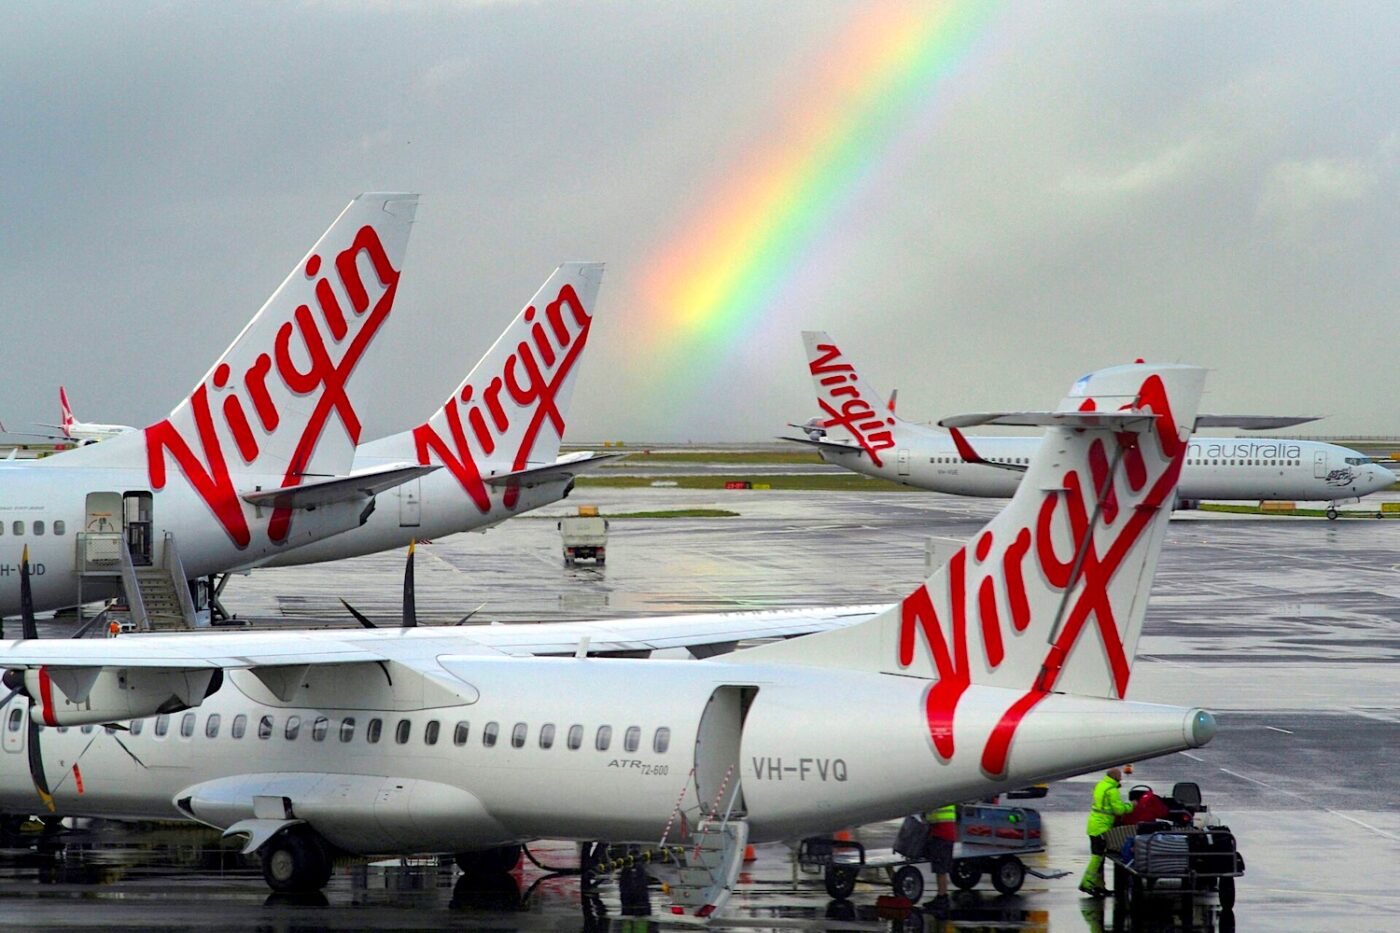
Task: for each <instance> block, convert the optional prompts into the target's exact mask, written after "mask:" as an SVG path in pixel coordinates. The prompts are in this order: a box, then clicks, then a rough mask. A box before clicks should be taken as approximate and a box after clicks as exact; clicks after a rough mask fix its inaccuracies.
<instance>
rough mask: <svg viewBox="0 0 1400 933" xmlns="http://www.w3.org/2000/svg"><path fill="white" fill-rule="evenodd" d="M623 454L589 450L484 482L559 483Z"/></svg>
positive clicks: (515, 484) (518, 484)
mask: <svg viewBox="0 0 1400 933" xmlns="http://www.w3.org/2000/svg"><path fill="white" fill-rule="evenodd" d="M621 456H624V454H595V453H593V452H592V451H591V450H585V451H580V452H578V453H575V454H569V455H568V456H566V457H560V458H559V459H558V460H556V461H554V462H553V463H546V464H545V465H544V466H537V467H527V468H525V469H523V470H513V471H512V472H510V473H498V474H496V475H495V476H488V477H485V478H484V481H485V482H486V483H487V484H489V485H491V486H505V487H511V486H523V487H525V488H527V489H528V488H529V487H531V486H540V485H543V484H544V483H559V482H563V481H565V480H570V479H573V478H574V477H575V476H577V475H578V474H580V473H586V472H587V471H589V470H591V469H593V468H595V467H597V466H599V465H600V464H603V463H606V462H607V461H609V460H616V459H617V458H618V457H621Z"/></svg>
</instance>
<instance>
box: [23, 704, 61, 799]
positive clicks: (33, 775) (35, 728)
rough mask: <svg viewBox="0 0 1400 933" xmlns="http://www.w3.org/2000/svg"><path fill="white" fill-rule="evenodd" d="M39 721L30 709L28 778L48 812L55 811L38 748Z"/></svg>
mask: <svg viewBox="0 0 1400 933" xmlns="http://www.w3.org/2000/svg"><path fill="white" fill-rule="evenodd" d="M39 731H40V730H39V723H38V722H37V721H36V720H35V719H34V714H33V712H32V711H31V712H30V715H29V749H28V751H29V778H30V780H32V781H33V782H34V790H35V791H37V792H38V794H39V799H40V800H42V801H43V802H44V806H46V807H48V808H49V812H50V813H55V812H57V810H58V808H57V807H55V806H54V805H53V792H52V791H50V790H49V779H48V778H47V777H46V776H45V775H44V755H43V751H42V750H41V749H40V748H39Z"/></svg>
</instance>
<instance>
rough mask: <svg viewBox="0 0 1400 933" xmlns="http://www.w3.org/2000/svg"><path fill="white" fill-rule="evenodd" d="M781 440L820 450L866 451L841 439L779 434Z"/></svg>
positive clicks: (862, 452)
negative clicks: (830, 439)
mask: <svg viewBox="0 0 1400 933" xmlns="http://www.w3.org/2000/svg"><path fill="white" fill-rule="evenodd" d="M778 440H780V441H791V442H792V443H794V444H806V445H807V446H808V447H815V448H817V449H818V450H832V451H836V450H839V451H841V452H842V453H848V454H850V453H853V454H864V453H865V451H864V450H862V449H861V448H859V447H857V446H856V445H855V444H843V443H841V442H840V441H828V440H813V439H812V438H810V437H784V436H782V435H778Z"/></svg>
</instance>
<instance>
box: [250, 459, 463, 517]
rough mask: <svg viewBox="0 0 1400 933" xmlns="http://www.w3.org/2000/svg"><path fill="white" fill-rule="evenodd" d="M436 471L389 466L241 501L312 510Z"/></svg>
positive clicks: (264, 492)
mask: <svg viewBox="0 0 1400 933" xmlns="http://www.w3.org/2000/svg"><path fill="white" fill-rule="evenodd" d="M437 469H441V468H440V467H438V466H437V465H432V466H422V465H420V464H417V463H391V464H388V465H387V466H379V467H371V468H369V469H366V470H357V471H355V472H354V473H351V474H349V475H348V476H331V477H325V478H318V479H312V480H307V481H306V482H304V483H302V484H301V485H300V486H285V487H282V488H280V489H264V490H260V491H258V492H245V493H243V495H242V499H243V501H244V502H247V503H250V504H252V505H256V506H260V507H262V508H269V509H311V508H315V507H316V506H320V505H329V504H331V503H332V502H343V501H345V500H347V499H357V498H361V497H365V496H373V495H377V494H378V493H381V492H383V491H384V490H386V489H392V488H394V487H395V486H398V485H400V484H402V483H406V482H408V481H409V480H411V479H416V478H417V477H419V476H424V475H426V474H428V473H431V472H433V471H434V470H437Z"/></svg>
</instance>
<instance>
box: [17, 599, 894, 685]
mask: <svg viewBox="0 0 1400 933" xmlns="http://www.w3.org/2000/svg"><path fill="white" fill-rule="evenodd" d="M885 608H887V607H885V606H883V605H880V606H875V605H863V606H836V607H827V608H817V609H774V610H755V611H745V612H717V613H701V614H696V615H685V616H663V617H652V618H637V619H615V620H608V621H605V622H602V621H600V622H545V623H538V624H520V625H510V624H500V623H495V624H485V625H469V626H460V627H458V626H431V625H419V626H418V627H416V628H411V629H397V628H377V629H358V628H356V629H323V630H320V631H314V632H307V631H301V630H287V631H273V632H266V631H260V632H220V631H202V632H175V633H170V634H149V635H147V634H136V635H121V636H119V637H117V638H94V639H88V638H80V639H72V638H44V639H28V640H24V639H14V640H7V641H0V668H7V669H13V668H25V667H40V666H51V667H54V668H67V669H79V668H82V669H92V668H112V669H120V668H133V667H140V668H159V669H166V670H181V669H184V670H210V669H213V668H220V669H224V670H241V669H251V668H260V667H262V668H266V667H288V666H315V665H322V664H362V663H366V662H371V663H372V662H380V661H400V662H403V663H407V664H414V665H415V666H418V664H420V663H421V664H422V665H428V664H434V665H435V663H436V662H435V659H436V658H438V657H440V656H442V655H463V654H489V655H513V656H532V655H560V654H568V655H572V654H574V653H575V652H576V651H577V649H578V646H579V642H580V639H582V638H585V637H586V638H587V639H588V651H589V653H591V654H604V653H618V652H629V653H632V652H650V651H654V650H663V649H667V648H694V647H700V648H703V647H705V646H717V647H732V646H733V645H734V644H735V643H737V642H740V641H745V640H749V639H761V638H789V637H793V636H796V635H806V634H810V633H813V632H822V631H827V630H830V629H835V628H844V627H846V626H849V625H855V624H857V623H859V622H863V621H865V620H866V619H870V618H872V617H874V616H875V615H876V614H878V613H879V612H881V611H883V610H884V609H885Z"/></svg>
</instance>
